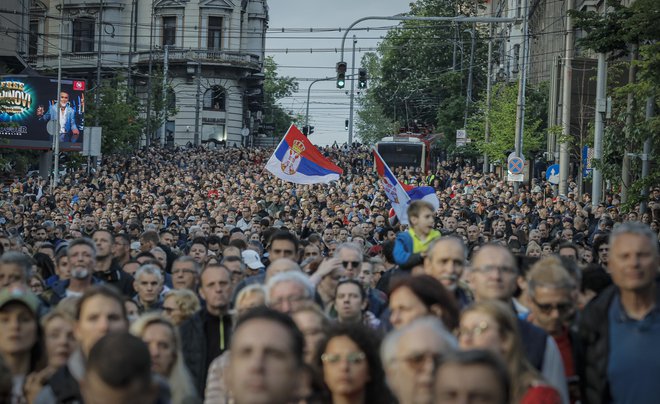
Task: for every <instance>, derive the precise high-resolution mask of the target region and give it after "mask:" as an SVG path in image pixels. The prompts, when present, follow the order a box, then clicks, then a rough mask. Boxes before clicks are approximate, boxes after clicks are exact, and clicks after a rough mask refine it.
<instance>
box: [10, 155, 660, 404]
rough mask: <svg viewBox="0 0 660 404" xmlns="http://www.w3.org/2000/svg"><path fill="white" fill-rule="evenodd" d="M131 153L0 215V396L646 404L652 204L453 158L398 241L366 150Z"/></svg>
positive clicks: (659, 315)
mask: <svg viewBox="0 0 660 404" xmlns="http://www.w3.org/2000/svg"><path fill="white" fill-rule="evenodd" d="M321 151H322V152H323V153H324V155H325V156H327V157H328V158H329V159H330V160H332V161H333V162H335V163H336V164H337V165H339V166H340V167H341V168H342V169H343V170H344V174H343V175H342V176H341V178H340V180H339V181H336V182H333V183H331V184H317V185H297V184H293V183H289V182H284V181H282V180H279V179H277V178H275V177H273V176H272V175H270V174H269V173H267V172H266V171H264V169H263V167H264V163H265V162H266V160H267V159H268V158H269V156H270V154H271V153H272V149H271V150H266V149H258V148H253V149H244V148H176V149H168V150H164V149H158V148H149V149H144V150H140V151H136V152H135V153H134V154H132V155H128V156H126V155H123V156H119V155H118V156H105V157H104V159H103V162H102V164H100V166H99V169H98V170H97V171H96V172H93V173H91V174H89V173H86V172H84V171H83V170H82V169H81V170H69V171H68V172H67V173H66V175H64V176H63V178H62V180H61V182H60V183H59V184H58V185H57V186H55V187H51V186H50V184H49V183H48V181H46V180H43V179H41V178H38V177H26V178H18V177H17V178H15V179H14V181H13V182H12V183H11V184H9V185H7V186H6V187H5V188H4V189H3V191H2V196H1V198H0V229H1V230H2V231H1V232H0V255H1V256H0V402H8V403H16V404H18V403H82V402H84V403H106V402H107V403H146V402H154V403H168V402H172V403H201V402H205V403H237V404H243V403H273V404H278V403H282V404H287V403H338V404H341V403H383V404H388V403H400V404H408V403H410V404H412V403H416V404H436V403H437V404H440V403H495V404H505V403H516V404H518V403H522V404H528V403H530V404H531V403H562V404H567V403H587V404H596V403H610V402H612V403H652V402H655V401H656V399H657V397H660V385H659V384H658V383H657V382H656V379H657V375H658V374H660V349H658V348H657V346H656V343H655V341H657V340H658V338H659V337H660V304H659V302H660V300H659V299H660V293H659V292H658V288H657V285H658V284H657V282H658V279H659V278H658V264H659V263H660V253H659V245H658V231H659V227H660V188H658V187H656V188H653V189H652V190H651V195H650V200H649V201H648V205H647V206H648V208H647V209H646V211H644V212H641V211H640V207H639V206H625V207H624V206H623V205H622V204H621V203H620V201H619V200H618V196H617V194H616V193H608V194H607V195H606V202H604V203H600V204H592V201H591V200H590V197H589V194H583V195H578V190H577V186H576V185H575V184H574V183H572V182H571V184H570V186H569V192H568V193H567V195H561V196H560V195H557V192H556V190H555V189H553V186H552V185H550V184H546V183H545V182H544V181H541V180H537V179H534V180H532V181H531V183H530V184H529V185H527V184H523V185H521V186H520V189H519V190H518V192H514V187H513V185H512V184H511V183H508V182H506V181H505V180H503V179H502V178H499V177H498V176H496V175H495V174H492V173H482V172H480V170H478V169H476V168H475V167H474V166H471V165H470V164H469V163H468V162H465V161H462V160H456V161H445V162H437V167H434V169H433V170H431V171H429V172H427V173H424V172H421V171H420V170H419V169H414V168H396V169H395V174H396V176H397V177H398V178H399V180H400V181H401V182H402V183H405V184H408V185H413V186H422V185H423V186H431V187H433V188H434V189H435V191H436V195H437V197H438V200H439V208H437V209H436V207H435V206H433V205H432V204H430V203H428V202H426V201H423V200H416V201H413V202H411V203H410V204H409V206H408V219H409V224H408V225H402V224H401V223H399V221H398V220H397V218H396V217H395V216H394V215H392V214H391V213H390V212H391V211H392V210H391V204H390V202H389V201H388V199H387V196H386V194H385V192H384V191H383V189H381V186H380V183H379V181H378V177H377V175H376V173H375V170H374V168H373V160H372V157H371V154H370V151H369V150H368V149H367V148H364V147H355V148H347V147H341V148H340V147H336V146H334V147H326V148H322V149H321Z"/></svg>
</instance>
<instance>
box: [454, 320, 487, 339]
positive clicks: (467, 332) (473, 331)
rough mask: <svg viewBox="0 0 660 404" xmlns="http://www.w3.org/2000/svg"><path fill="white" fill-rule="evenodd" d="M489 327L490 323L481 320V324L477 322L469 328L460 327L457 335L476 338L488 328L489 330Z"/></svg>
mask: <svg viewBox="0 0 660 404" xmlns="http://www.w3.org/2000/svg"><path fill="white" fill-rule="evenodd" d="M489 328H490V325H489V324H488V323H487V322H486V321H481V322H479V324H477V325H476V326H474V327H472V328H467V327H461V328H459V329H458V331H457V332H456V336H457V337H470V338H474V337H478V336H480V335H481V334H483V333H484V332H486V330H488V329H489Z"/></svg>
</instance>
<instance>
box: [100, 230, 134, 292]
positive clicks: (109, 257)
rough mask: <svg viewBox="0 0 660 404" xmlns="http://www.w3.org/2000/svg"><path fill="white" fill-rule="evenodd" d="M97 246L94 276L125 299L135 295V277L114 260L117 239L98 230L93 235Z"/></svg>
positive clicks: (108, 233) (107, 232)
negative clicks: (115, 289)
mask: <svg viewBox="0 0 660 404" xmlns="http://www.w3.org/2000/svg"><path fill="white" fill-rule="evenodd" d="M92 240H93V241H94V244H96V264H95V265H94V268H93V269H94V276H95V277H97V278H98V279H101V280H103V282H105V283H107V284H108V285H112V286H114V287H115V288H117V290H118V291H119V292H120V293H121V294H122V295H124V296H125V297H129V298H130V297H132V296H133V295H135V290H134V289H133V277H132V276H131V275H129V274H127V273H126V272H124V271H123V270H122V269H121V267H120V266H119V263H118V262H117V260H115V259H114V257H113V254H112V251H113V250H114V244H115V237H114V236H113V234H112V233H110V232H109V231H108V230H97V231H95V232H94V234H93V235H92Z"/></svg>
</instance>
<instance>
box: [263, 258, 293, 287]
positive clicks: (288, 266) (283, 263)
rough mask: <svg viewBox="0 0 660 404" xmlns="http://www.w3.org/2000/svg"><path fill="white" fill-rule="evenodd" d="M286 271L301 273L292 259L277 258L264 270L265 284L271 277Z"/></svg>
mask: <svg viewBox="0 0 660 404" xmlns="http://www.w3.org/2000/svg"><path fill="white" fill-rule="evenodd" d="M288 271H302V270H301V269H300V265H298V263H297V262H296V261H294V260H292V259H289V258H278V259H276V260H275V261H273V262H271V263H270V265H268V268H267V269H266V282H268V280H269V279H270V278H272V277H273V276H275V275H277V274H281V273H282V272H288Z"/></svg>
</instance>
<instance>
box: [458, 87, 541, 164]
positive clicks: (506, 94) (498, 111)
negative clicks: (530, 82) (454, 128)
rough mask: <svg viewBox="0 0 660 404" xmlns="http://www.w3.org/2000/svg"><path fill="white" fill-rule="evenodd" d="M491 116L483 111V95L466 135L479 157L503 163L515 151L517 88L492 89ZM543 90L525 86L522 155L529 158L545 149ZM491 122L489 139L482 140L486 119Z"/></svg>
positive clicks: (484, 108)
mask: <svg viewBox="0 0 660 404" xmlns="http://www.w3.org/2000/svg"><path fill="white" fill-rule="evenodd" d="M492 91H493V97H492V101H491V107H490V112H488V110H487V108H486V99H485V98H486V97H485V95H484V96H483V97H482V98H481V100H480V101H478V102H477V105H476V111H475V113H474V115H473V116H472V117H471V119H470V122H469V124H468V135H469V137H470V138H471V139H472V141H473V142H476V145H477V148H478V149H479V151H481V152H482V153H486V154H488V156H489V157H490V158H491V160H492V161H493V162H496V161H498V160H499V161H501V162H502V161H504V160H505V159H506V156H507V155H508V152H509V151H511V150H513V149H514V145H515V132H516V105H517V100H518V86H517V85H507V84H503V83H499V84H497V85H495V86H493V90H492ZM545 93H546V91H544V90H542V89H537V88H533V87H531V86H528V88H527V90H526V100H525V105H526V113H525V130H524V132H523V155H525V156H526V157H527V158H530V157H531V156H532V155H533V154H534V153H535V152H537V151H539V150H540V149H541V148H542V147H543V145H544V136H543V127H544V125H543V124H544V122H543V118H542V117H543V115H544V112H545V108H546V107H547V103H546V102H545V97H544V94H545ZM487 116H488V117H489V118H490V139H489V140H488V141H486V139H485V138H484V133H485V127H486V118H487Z"/></svg>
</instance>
